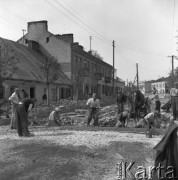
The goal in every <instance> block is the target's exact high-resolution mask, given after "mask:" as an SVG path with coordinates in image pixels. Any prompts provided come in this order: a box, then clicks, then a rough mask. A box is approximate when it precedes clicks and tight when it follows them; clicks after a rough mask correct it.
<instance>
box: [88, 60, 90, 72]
mask: <svg viewBox="0 0 178 180" xmlns="http://www.w3.org/2000/svg"><path fill="white" fill-rule="evenodd" d="M88 71H89V72H90V62H88Z"/></svg>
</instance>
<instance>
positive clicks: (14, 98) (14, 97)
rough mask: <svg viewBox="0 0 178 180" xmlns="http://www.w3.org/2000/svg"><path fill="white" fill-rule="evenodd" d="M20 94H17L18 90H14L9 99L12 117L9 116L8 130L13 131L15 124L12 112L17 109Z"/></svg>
mask: <svg viewBox="0 0 178 180" xmlns="http://www.w3.org/2000/svg"><path fill="white" fill-rule="evenodd" d="M20 99H21V98H20V94H19V88H15V89H14V93H13V94H12V95H11V97H9V101H10V102H11V105H12V116H11V122H10V128H11V129H14V128H15V126H16V123H15V119H14V116H15V115H14V112H15V108H16V107H17V105H18V104H19V102H20Z"/></svg>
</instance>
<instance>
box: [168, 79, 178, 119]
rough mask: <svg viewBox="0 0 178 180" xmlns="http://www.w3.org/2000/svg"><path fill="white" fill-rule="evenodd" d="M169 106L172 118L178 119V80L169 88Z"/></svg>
mask: <svg viewBox="0 0 178 180" xmlns="http://www.w3.org/2000/svg"><path fill="white" fill-rule="evenodd" d="M170 97H171V99H170V100H171V106H172V113H173V120H176V119H177V120H178V82H175V83H174V88H172V89H171V90H170Z"/></svg>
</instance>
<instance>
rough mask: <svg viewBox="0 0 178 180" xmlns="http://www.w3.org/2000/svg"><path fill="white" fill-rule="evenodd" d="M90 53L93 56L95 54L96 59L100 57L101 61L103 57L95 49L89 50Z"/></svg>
mask: <svg viewBox="0 0 178 180" xmlns="http://www.w3.org/2000/svg"><path fill="white" fill-rule="evenodd" d="M91 54H92V55H93V56H95V57H96V58H98V59H100V60H102V61H103V57H101V56H100V54H99V53H98V52H97V51H96V50H92V51H91Z"/></svg>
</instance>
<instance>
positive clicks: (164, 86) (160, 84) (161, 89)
mask: <svg viewBox="0 0 178 180" xmlns="http://www.w3.org/2000/svg"><path fill="white" fill-rule="evenodd" d="M153 87H155V88H156V89H157V91H158V93H159V94H165V93H168V91H169V87H168V82H167V81H157V82H154V83H151V88H152V89H153Z"/></svg>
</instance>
